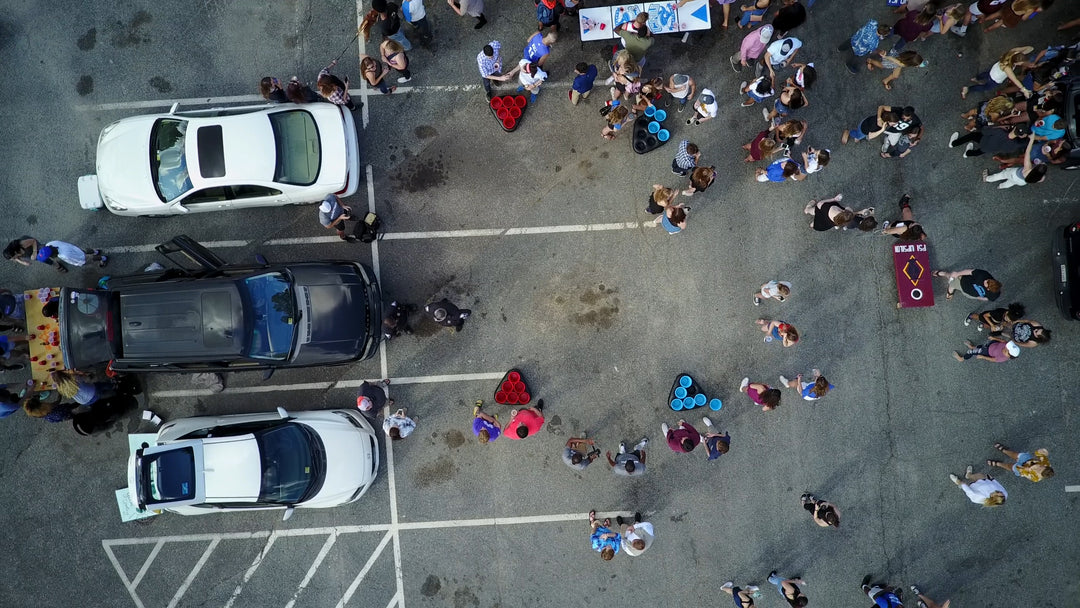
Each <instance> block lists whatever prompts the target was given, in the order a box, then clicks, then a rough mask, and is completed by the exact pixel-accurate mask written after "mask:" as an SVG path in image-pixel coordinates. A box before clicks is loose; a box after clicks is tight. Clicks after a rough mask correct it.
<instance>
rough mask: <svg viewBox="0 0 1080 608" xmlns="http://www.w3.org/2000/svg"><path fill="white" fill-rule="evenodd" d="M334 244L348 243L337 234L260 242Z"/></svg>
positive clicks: (270, 243) (267, 243) (269, 243)
mask: <svg viewBox="0 0 1080 608" xmlns="http://www.w3.org/2000/svg"><path fill="white" fill-rule="evenodd" d="M324 243H325V244H332V243H340V244H343V245H347V244H348V243H347V242H346V241H343V240H341V239H340V238H339V237H336V236H303V237H297V238H291V239H271V240H269V241H264V242H262V243H260V244H261V245H268V246H272V245H319V244H324Z"/></svg>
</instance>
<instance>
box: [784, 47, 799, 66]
mask: <svg viewBox="0 0 1080 608" xmlns="http://www.w3.org/2000/svg"><path fill="white" fill-rule="evenodd" d="M801 50H802V47H801V46H800V47H799V48H797V49H795V52H794V53H792V54H791V56H790V57H788V58H787V59H785V60H784V63H782V64H781V65H780V67H787V66H788V65H790V64H791V60H792V59H795V56H796V55H798V54H799V51H801Z"/></svg>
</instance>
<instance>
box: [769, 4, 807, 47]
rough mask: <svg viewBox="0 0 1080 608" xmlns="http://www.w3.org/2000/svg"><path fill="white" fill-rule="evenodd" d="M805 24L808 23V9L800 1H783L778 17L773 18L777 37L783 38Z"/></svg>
mask: <svg viewBox="0 0 1080 608" xmlns="http://www.w3.org/2000/svg"><path fill="white" fill-rule="evenodd" d="M811 4H813V2H811ZM804 22H806V7H805V6H803V5H802V3H801V2H799V0H783V3H782V6H781V7H780V10H778V11H776V16H775V17H773V20H772V25H773V28H775V29H776V36H777V37H778V38H783V37H784V36H787V34H788V32H790V31H791V30H793V29H795V28H797V27H799V26H800V25H802V24H803V23H804Z"/></svg>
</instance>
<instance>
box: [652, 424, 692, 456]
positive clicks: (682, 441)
mask: <svg viewBox="0 0 1080 608" xmlns="http://www.w3.org/2000/svg"><path fill="white" fill-rule="evenodd" d="M660 431H661V432H662V433H663V434H664V437H665V438H666V439H667V444H668V447H669V448H671V449H672V450H673V451H675V452H683V453H689V452H692V451H694V448H696V447H697V445H698V444H699V443H701V435H700V434H699V433H698V432H697V429H695V428H694V427H692V426H690V425H689V424H687V423H686V421H685V420H682V419H680V420H679V423H678V425H677V426H676V427H675V428H674V429H672V428H669V427H668V425H667V423H666V422H665V423H663V424H661V425H660Z"/></svg>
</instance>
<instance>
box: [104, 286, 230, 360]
mask: <svg viewBox="0 0 1080 608" xmlns="http://www.w3.org/2000/svg"><path fill="white" fill-rule="evenodd" d="M120 337H121V341H122V342H121V346H122V353H123V355H122V356H123V358H124V359H129V360H130V359H141V358H153V359H162V358H163V356H164V357H165V358H168V359H184V358H192V357H197V358H199V359H202V360H205V359H206V358H207V357H236V356H239V355H240V354H241V353H242V351H243V345H244V313H243V304H242V301H241V299H240V290H239V289H238V288H237V286H236V284H235V283H234V282H233V281H229V280H221V281H186V282H176V283H156V284H151V285H141V286H136V287H134V288H132V289H131V290H125V291H123V292H121V294H120Z"/></svg>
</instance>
